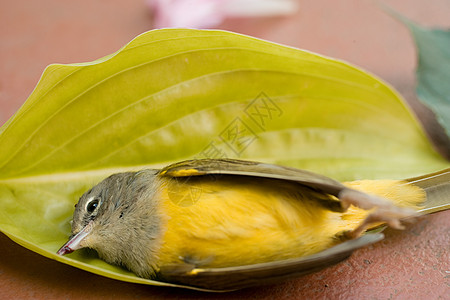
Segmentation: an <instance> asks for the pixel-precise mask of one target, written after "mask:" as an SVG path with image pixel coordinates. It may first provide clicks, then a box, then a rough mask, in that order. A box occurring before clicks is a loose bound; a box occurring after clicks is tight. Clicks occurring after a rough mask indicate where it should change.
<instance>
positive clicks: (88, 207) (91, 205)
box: [86, 199, 99, 213]
mask: <svg viewBox="0 0 450 300" xmlns="http://www.w3.org/2000/svg"><path fill="white" fill-rule="evenodd" d="M98 203H99V201H98V199H93V200H91V201H89V202H88V203H87V204H86V211H87V212H88V213H93V212H94V210H95V209H96V208H97V206H98Z"/></svg>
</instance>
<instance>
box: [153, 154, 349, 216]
mask: <svg viewBox="0 0 450 300" xmlns="http://www.w3.org/2000/svg"><path fill="white" fill-rule="evenodd" d="M158 174H159V175H160V176H170V177H189V176H202V175H238V176H253V177H261V178H270V179H279V180H287V181H291V182H297V183H299V184H301V185H303V186H307V187H309V188H312V189H314V190H317V191H319V192H323V193H325V194H329V195H332V196H336V197H339V193H340V192H341V191H343V190H346V189H348V188H347V187H346V186H344V185H343V184H342V183H340V182H338V181H336V180H334V179H331V178H329V177H326V176H323V175H320V174H316V173H313V172H310V171H305V170H300V169H295V168H289V167H284V166H279V165H272V164H267V163H259V162H254V161H245V160H236V159H199V160H187V161H182V162H179V163H175V164H172V165H169V166H167V167H165V168H164V169H161V170H160V171H159V173H158ZM318 199H319V198H318ZM323 200H324V201H322V202H324V203H323V204H324V205H325V206H326V207H327V208H329V209H330V210H332V211H339V212H342V211H345V210H346V208H347V207H343V206H342V205H341V202H339V201H328V200H327V199H326V198H324V199H323ZM330 200H331V199H330Z"/></svg>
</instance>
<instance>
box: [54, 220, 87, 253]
mask: <svg viewBox="0 0 450 300" xmlns="http://www.w3.org/2000/svg"><path fill="white" fill-rule="evenodd" d="M92 223H93V221H90V222H89V223H88V224H87V225H86V226H84V228H83V229H81V230H80V232H78V233H77V234H75V235H74V236H73V237H71V238H70V239H69V241H68V242H67V243H65V244H64V246H62V247H61V248H60V249H59V250H58V252H57V254H59V255H65V254H69V253H72V252H73V251H75V250H78V249H81V248H83V247H82V246H81V242H82V241H83V239H84V238H85V237H86V236H88V235H89V233H91V231H92V227H93V224H92Z"/></svg>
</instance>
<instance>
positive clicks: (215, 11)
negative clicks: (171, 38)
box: [148, 0, 227, 28]
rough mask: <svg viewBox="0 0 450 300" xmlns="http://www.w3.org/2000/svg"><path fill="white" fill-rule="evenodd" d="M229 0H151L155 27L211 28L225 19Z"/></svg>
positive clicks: (150, 4)
mask: <svg viewBox="0 0 450 300" xmlns="http://www.w3.org/2000/svg"><path fill="white" fill-rule="evenodd" d="M226 2H227V0H149V1H148V4H149V6H150V7H151V9H152V10H153V13H154V21H153V25H154V27H155V28H167V27H187V28H209V27H214V26H217V25H219V24H220V23H222V22H223V20H224V19H225V11H224V9H223V6H224V4H225V3H226Z"/></svg>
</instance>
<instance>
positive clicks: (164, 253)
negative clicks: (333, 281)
mask: <svg viewBox="0 0 450 300" xmlns="http://www.w3.org/2000/svg"><path fill="white" fill-rule="evenodd" d="M314 193H315V192H313V191H312V190H310V189H308V188H304V189H299V185H298V184H292V183H289V182H282V181H278V180H271V179H261V178H257V179H255V178H251V177H238V178H232V177H231V176H228V177H227V176H217V177H214V176H211V177H188V178H178V179H167V180H166V181H165V183H164V184H163V186H162V189H161V191H160V196H161V200H162V201H161V203H162V210H163V214H164V215H166V216H167V218H166V220H165V226H164V234H163V238H162V243H161V249H160V252H159V265H166V264H176V263H180V262H182V261H183V260H184V261H186V262H193V263H195V264H197V265H198V266H199V267H227V266H236V265H246V264H253V263H260V262H267V261H273V260H280V259H286V258H292V257H299V256H303V255H308V254H312V253H316V252H318V251H321V250H323V249H326V248H328V247H330V246H331V245H332V244H333V243H335V242H336V239H335V234H336V233H337V232H339V231H342V230H344V229H345V226H346V222H345V221H343V220H342V218H341V214H339V213H334V212H331V211H329V210H328V209H326V208H325V207H324V206H323V205H321V204H320V203H319V202H318V201H317V200H316V199H314V197H315V194H314Z"/></svg>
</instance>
